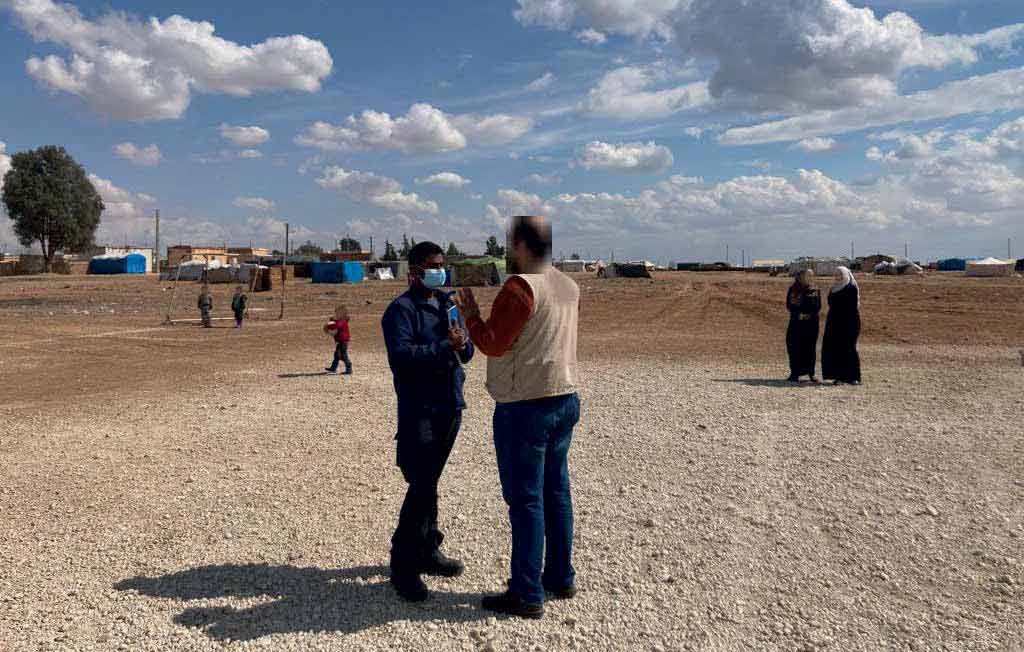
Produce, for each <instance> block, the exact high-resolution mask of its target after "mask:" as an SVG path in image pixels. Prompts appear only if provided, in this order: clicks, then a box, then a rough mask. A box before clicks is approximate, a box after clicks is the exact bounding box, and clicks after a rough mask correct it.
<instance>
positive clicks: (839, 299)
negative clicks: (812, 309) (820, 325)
mask: <svg viewBox="0 0 1024 652" xmlns="http://www.w3.org/2000/svg"><path fill="white" fill-rule="evenodd" d="M859 299H860V290H859V289H858V288H857V286H855V285H853V284H852V283H851V284H850V285H847V286H846V287H845V288H843V289H842V290H839V291H838V292H832V293H831V294H829V295H828V317H826V319H825V337H824V339H823V340H822V343H821V375H822V376H823V377H824V378H825V379H826V380H838V381H840V382H844V383H853V382H858V383H859V382H860V354H859V353H857V338H858V337H860V306H859Z"/></svg>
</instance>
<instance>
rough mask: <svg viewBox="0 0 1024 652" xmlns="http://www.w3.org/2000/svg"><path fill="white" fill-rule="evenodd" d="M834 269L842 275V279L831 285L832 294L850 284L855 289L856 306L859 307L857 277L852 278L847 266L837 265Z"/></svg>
mask: <svg viewBox="0 0 1024 652" xmlns="http://www.w3.org/2000/svg"><path fill="white" fill-rule="evenodd" d="M836 271H837V272H839V273H840V274H841V275H842V277H843V280H841V281H838V282H837V283H836V284H835V285H833V286H832V294H835V293H836V292H840V291H842V290H845V289H846V288H847V286H850V285H852V286H853V287H855V288H856V289H857V307H858V308H860V286H859V285H857V279H855V278H853V272H851V271H850V269H849V268H848V267H837V268H836Z"/></svg>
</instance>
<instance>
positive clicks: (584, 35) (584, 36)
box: [573, 28, 608, 45]
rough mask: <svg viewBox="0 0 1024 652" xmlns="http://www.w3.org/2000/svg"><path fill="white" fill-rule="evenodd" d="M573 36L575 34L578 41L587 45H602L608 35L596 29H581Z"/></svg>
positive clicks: (606, 40)
mask: <svg viewBox="0 0 1024 652" xmlns="http://www.w3.org/2000/svg"><path fill="white" fill-rule="evenodd" d="M573 36H575V37H576V39H577V40H578V41H579V42H580V43H586V44H587V45H604V44H605V43H607V42H608V37H607V36H605V35H604V34H603V33H602V32H599V31H597V30H596V29H589V28H588V29H581V30H580V31H578V32H576V33H575V34H574V35H573Z"/></svg>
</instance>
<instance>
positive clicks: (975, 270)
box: [967, 258, 1015, 277]
mask: <svg viewBox="0 0 1024 652" xmlns="http://www.w3.org/2000/svg"><path fill="white" fill-rule="evenodd" d="M1014 266H1015V264H1014V261H1012V260H999V259H998V258H985V259H983V260H972V261H970V262H968V263H967V275H968V276H975V277H989V276H1012V275H1013V271H1014Z"/></svg>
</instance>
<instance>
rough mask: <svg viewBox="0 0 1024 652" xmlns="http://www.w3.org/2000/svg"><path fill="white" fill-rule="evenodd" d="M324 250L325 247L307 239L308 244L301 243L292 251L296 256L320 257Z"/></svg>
mask: <svg viewBox="0 0 1024 652" xmlns="http://www.w3.org/2000/svg"><path fill="white" fill-rule="evenodd" d="M323 252H324V250H323V247H320V246H318V245H315V244H313V241H312V240H306V244H303V245H299V246H298V247H296V248H295V251H294V252H292V253H294V254H295V255H296V256H307V257H311V258H312V257H318V256H319V255H320V254H322V253H323Z"/></svg>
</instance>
